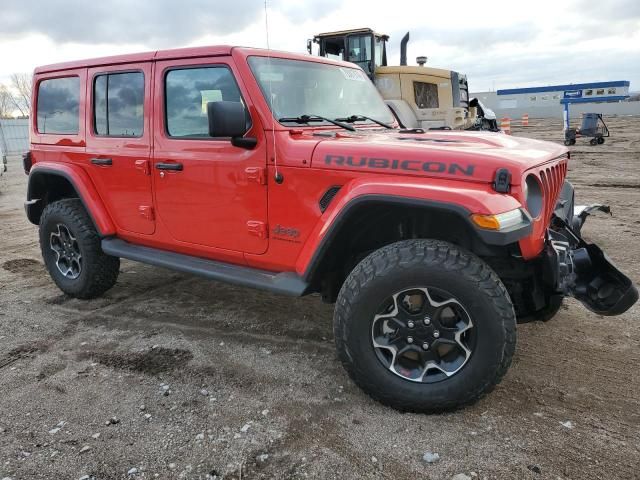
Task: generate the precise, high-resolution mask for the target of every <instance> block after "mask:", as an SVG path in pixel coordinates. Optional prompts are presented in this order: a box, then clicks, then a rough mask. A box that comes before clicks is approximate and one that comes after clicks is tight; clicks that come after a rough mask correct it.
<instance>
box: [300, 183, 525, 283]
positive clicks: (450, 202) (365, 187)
mask: <svg viewBox="0 0 640 480" xmlns="http://www.w3.org/2000/svg"><path fill="white" fill-rule="evenodd" d="M381 203H383V204H389V205H399V206H406V207H419V208H424V209H432V210H437V211H446V212H448V213H451V214H454V215H456V216H457V217H459V218H460V219H462V220H463V221H464V222H466V224H467V225H468V227H469V228H470V229H471V231H473V232H475V233H476V234H477V235H478V237H479V239H480V241H482V242H484V243H485V244H487V245H490V246H505V245H509V244H512V243H516V242H518V240H520V239H521V238H523V237H526V236H527V235H529V234H530V233H531V231H532V224H531V220H530V219H526V220H525V223H524V224H523V225H522V227H520V228H517V229H514V230H511V231H508V232H497V231H490V230H484V229H481V228H478V227H477V226H476V225H475V224H474V223H473V222H472V221H471V217H470V216H471V214H472V213H480V214H498V213H504V212H507V211H510V210H514V209H516V208H520V207H521V204H520V202H518V201H517V200H516V199H515V198H514V197H512V196H510V195H506V194H499V193H496V192H494V191H493V190H492V189H491V186H490V185H485V184H475V183H468V184H466V185H461V184H460V182H455V181H451V180H435V179H429V183H428V184H426V183H418V182H416V181H411V180H407V179H404V178H403V179H398V178H397V177H392V178H387V179H386V180H383V179H380V180H377V179H376V180H375V181H373V182H372V181H371V179H370V178H369V179H356V180H353V181H352V182H350V183H349V184H348V185H345V186H344V187H343V188H342V189H341V190H340V192H339V193H338V195H336V197H335V198H334V200H333V201H332V203H331V204H330V205H329V208H328V209H327V210H326V211H325V212H324V214H323V215H322V217H320V221H319V222H318V224H317V225H316V227H315V228H314V230H313V231H312V232H311V234H310V235H309V238H308V240H307V241H306V242H305V245H304V246H303V248H302V250H301V253H300V255H299V257H298V260H297V262H296V272H297V273H298V274H299V275H301V276H303V278H305V280H307V281H311V280H312V279H313V277H314V274H315V272H316V269H317V268H318V266H319V265H320V264H321V262H322V260H323V258H324V256H325V255H326V254H328V253H329V252H330V250H331V246H332V241H333V239H334V238H335V237H336V236H337V234H338V233H339V231H340V229H341V228H342V227H343V226H344V225H345V224H346V223H347V222H348V221H349V216H350V214H351V213H352V212H354V211H356V210H357V209H358V208H360V207H362V206H363V205H366V204H381Z"/></svg>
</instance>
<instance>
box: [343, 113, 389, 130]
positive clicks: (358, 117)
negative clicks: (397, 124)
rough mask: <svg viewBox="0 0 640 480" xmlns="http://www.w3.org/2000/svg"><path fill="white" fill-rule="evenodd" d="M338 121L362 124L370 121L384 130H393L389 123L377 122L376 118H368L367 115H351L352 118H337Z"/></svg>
mask: <svg viewBox="0 0 640 480" xmlns="http://www.w3.org/2000/svg"><path fill="white" fill-rule="evenodd" d="M336 120H340V121H342V122H349V123H354V122H362V121H364V120H369V121H370V122H373V123H377V124H378V125H380V126H382V127H384V128H389V129H393V126H391V125H389V124H388V123H385V122H381V121H380V120H376V119H375V118H371V117H367V116H366V115H351V116H350V117H345V118H336Z"/></svg>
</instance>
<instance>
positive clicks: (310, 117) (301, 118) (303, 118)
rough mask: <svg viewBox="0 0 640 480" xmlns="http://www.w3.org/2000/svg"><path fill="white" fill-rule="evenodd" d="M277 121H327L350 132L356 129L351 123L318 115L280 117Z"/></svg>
mask: <svg viewBox="0 0 640 480" xmlns="http://www.w3.org/2000/svg"><path fill="white" fill-rule="evenodd" d="M278 121H279V122H293V123H309V122H329V123H332V124H334V125H337V126H338V127H342V128H344V129H345V130H349V131H350V132H355V131H356V129H355V127H354V126H353V125H347V124H346V123H342V122H340V121H338V120H331V119H330V118H327V117H321V116H320V115H300V116H299V117H282V118H279V119H278Z"/></svg>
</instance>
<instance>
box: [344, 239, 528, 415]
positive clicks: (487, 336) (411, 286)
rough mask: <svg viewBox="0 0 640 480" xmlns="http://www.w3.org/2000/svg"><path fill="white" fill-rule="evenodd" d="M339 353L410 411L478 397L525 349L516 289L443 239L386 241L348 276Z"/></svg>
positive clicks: (378, 392) (363, 378) (356, 373)
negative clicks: (519, 344) (520, 343)
mask: <svg viewBox="0 0 640 480" xmlns="http://www.w3.org/2000/svg"><path fill="white" fill-rule="evenodd" d="M334 330H335V338H336V344H337V349H338V354H339V356H340V359H341V361H342V364H343V365H344V367H345V369H346V370H347V372H348V373H349V375H350V376H351V378H352V379H353V380H354V381H355V382H356V383H357V384H358V385H359V386H360V387H361V388H362V389H363V390H364V391H365V392H367V393H368V394H369V395H370V396H372V397H373V398H375V399H376V400H379V401H380V402H382V403H384V404H386V405H389V406H391V407H393V408H396V409H398V410H402V411H413V412H439V411H446V410H451V409H454V408H458V407H461V406H464V405H468V404H471V403H473V402H475V401H476V400H477V399H479V398H480V397H481V396H483V395H484V394H486V393H488V392H489V391H491V390H492V389H493V387H494V386H495V385H496V384H497V383H499V382H500V380H501V379H502V377H503V376H504V374H505V373H506V371H507V369H508V367H509V365H510V363H511V357H512V356H513V353H514V350H515V341H516V337H515V333H516V321H515V313H514V310H513V305H512V304H511V300H510V298H509V295H508V293H507V291H506V289H505V287H504V285H503V284H502V282H501V281H500V279H499V278H498V276H497V275H496V274H495V273H494V272H493V270H492V269H491V268H490V267H489V266H488V265H487V264H486V263H485V262H483V261H482V260H481V259H479V258H478V257H476V256H475V255H473V254H472V253H470V252H467V251H465V250H463V249H461V248H459V247H457V246H455V245H452V244H449V243H446V242H442V241H438V240H407V241H402V242H398V243H394V244H392V245H388V246H386V247H383V248H381V249H380V250H377V251H376V252H374V253H372V254H371V255H369V256H368V257H366V258H365V259H364V260H362V262H360V263H359V264H358V265H357V266H356V268H354V270H353V271H352V272H351V273H350V274H349V276H348V277H347V279H346V281H345V283H344V285H343V286H342V289H341V291H340V294H339V296H338V300H337V303H336V308H335V315H334Z"/></svg>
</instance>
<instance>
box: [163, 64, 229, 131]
mask: <svg viewBox="0 0 640 480" xmlns="http://www.w3.org/2000/svg"><path fill="white" fill-rule="evenodd" d="M165 99H166V105H165V108H166V122H167V133H168V134H169V135H170V136H171V137H181V138H207V137H208V138H211V137H209V120H208V118H207V103H209V102H220V101H226V102H241V101H242V99H241V96H240V90H239V89H238V85H237V84H236V81H235V79H234V78H233V74H232V73H231V71H230V70H229V69H228V68H227V67H222V66H220V67H203V68H186V69H179V70H178V69H176V70H170V71H169V72H168V73H167V75H166V77H165Z"/></svg>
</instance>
